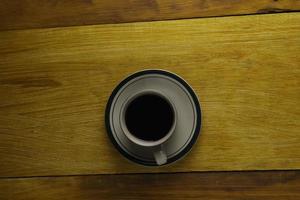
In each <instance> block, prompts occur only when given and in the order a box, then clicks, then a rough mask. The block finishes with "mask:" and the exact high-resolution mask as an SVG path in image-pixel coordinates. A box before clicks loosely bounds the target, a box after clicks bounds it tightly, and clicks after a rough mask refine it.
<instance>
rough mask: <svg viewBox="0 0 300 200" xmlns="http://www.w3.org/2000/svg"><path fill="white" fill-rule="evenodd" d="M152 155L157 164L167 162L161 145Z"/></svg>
mask: <svg viewBox="0 0 300 200" xmlns="http://www.w3.org/2000/svg"><path fill="white" fill-rule="evenodd" d="M153 155H154V159H155V161H156V164H157V165H163V164H165V163H167V155H166V153H165V152H164V151H163V149H162V147H160V149H159V150H158V151H155V152H154V154H153Z"/></svg>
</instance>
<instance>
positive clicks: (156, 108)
mask: <svg viewBox="0 0 300 200" xmlns="http://www.w3.org/2000/svg"><path fill="white" fill-rule="evenodd" d="M173 122H174V112H173V109H172V107H171V105H170V103H169V102H168V101H167V100H165V99H164V98H162V97H160V96H158V95H155V94H145V95H142V96H139V97H137V98H136V99H134V100H133V101H132V102H130V104H129V105H128V107H127V110H126V112H125V123H126V126H127V129H128V130H129V132H130V133H131V134H132V135H134V136H135V137H137V138H139V139H142V140H147V141H156V140H159V139H161V138H163V137H164V136H166V135H167V134H168V132H169V131H170V129H171V127H172V125H173Z"/></svg>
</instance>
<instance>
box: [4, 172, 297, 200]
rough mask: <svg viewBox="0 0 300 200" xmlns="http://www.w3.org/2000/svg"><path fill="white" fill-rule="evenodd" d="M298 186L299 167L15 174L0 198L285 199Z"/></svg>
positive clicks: (293, 192) (293, 195)
mask: <svg viewBox="0 0 300 200" xmlns="http://www.w3.org/2000/svg"><path fill="white" fill-rule="evenodd" d="M299 188H300V172H299V171H279V172H214V173H179V174H143V175H142V174H141V175H100V176H75V177H45V178H17V179H3V180H1V181H0V199H6V200H21V199H24V200H25V199H26V200H27V199H31V200H35V199H45V200H50V199H62V198H63V199H65V200H67V199H74V200H76V199H80V200H85V199H90V200H92V199H106V200H112V199H132V200H134V199H137V200H139V199H155V200H156V199H165V200H177V199H203V198H204V199H208V200H209V199H213V200H218V199H222V200H227V199H228V200H229V199H230V200H240V199H247V200H256V199H264V200H268V199H270V200H285V199H299V198H300V190H299Z"/></svg>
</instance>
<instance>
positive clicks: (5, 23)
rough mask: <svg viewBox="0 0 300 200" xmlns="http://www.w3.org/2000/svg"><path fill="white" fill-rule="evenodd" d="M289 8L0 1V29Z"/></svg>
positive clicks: (271, 0)
mask: <svg viewBox="0 0 300 200" xmlns="http://www.w3.org/2000/svg"><path fill="white" fill-rule="evenodd" d="M292 11H300V1H299V0H226V1H220V0H189V1H187V0H64V1H58V0H22V1H18V0H1V1H0V19H1V20H0V30H8V29H28V28H41V27H62V26H75V25H88V24H89V25H91V24H106V23H121V22H137V21H153V20H166V19H183V18H196V17H209V16H224V15H243V14H253V13H273V12H292Z"/></svg>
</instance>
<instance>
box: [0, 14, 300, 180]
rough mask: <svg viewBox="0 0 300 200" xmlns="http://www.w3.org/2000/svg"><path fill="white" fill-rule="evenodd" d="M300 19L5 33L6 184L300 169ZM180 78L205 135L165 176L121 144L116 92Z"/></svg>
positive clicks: (0, 78)
mask: <svg viewBox="0 0 300 200" xmlns="http://www.w3.org/2000/svg"><path fill="white" fill-rule="evenodd" d="M299 21H300V14H297V13H290V14H276V15H253V16H243V17H225V18H208V19H197V20H178V21H166V22H151V23H131V24H118V25H98V26H85V27H69V28H56V29H40V30H26V31H6V32H1V33H0V38H1V39H0V42H1V45H0V94H1V98H0V147H1V148H0V163H1V164H0V176H1V177H11V176H40V175H71V174H98V173H131V172H134V173H137V172H166V171H167V172H177V171H207V170H217V171H219V170H271V169H299V168H300V146H299V144H300V134H299V130H300V117H299V116H300V108H299V103H300V82H299V81H300V66H299V64H300V57H299V55H300V37H299V36H300V24H299ZM146 68H161V69H165V70H170V71H172V72H175V73H177V74H178V75H180V76H182V77H183V78H184V79H186V80H187V82H189V83H190V84H191V86H192V87H193V88H194V89H195V91H196V93H197V94H198V96H199V97H200V101H201V105H202V112H203V127H202V135H201V137H200V139H199V140H198V142H197V143H196V145H195V147H194V148H193V150H192V152H191V153H190V154H189V155H188V156H187V157H186V158H185V159H182V160H180V161H179V162H177V163H175V164H173V165H170V166H164V167H161V168H149V167H142V166H139V165H136V164H133V163H131V162H129V161H127V160H126V159H124V158H123V157H122V156H121V155H120V154H119V153H118V152H117V151H116V150H115V149H114V147H113V146H112V144H111V143H110V142H109V140H108V137H107V135H106V131H105V127H104V119H103V116H104V108H105V105H106V102H107V99H108V97H109V95H110V93H111V91H112V89H113V88H114V87H115V86H116V85H117V84H118V82H119V81H121V80H122V79H123V78H124V77H126V76H127V75H129V74H131V73H133V72H135V71H137V70H142V69H146Z"/></svg>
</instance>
